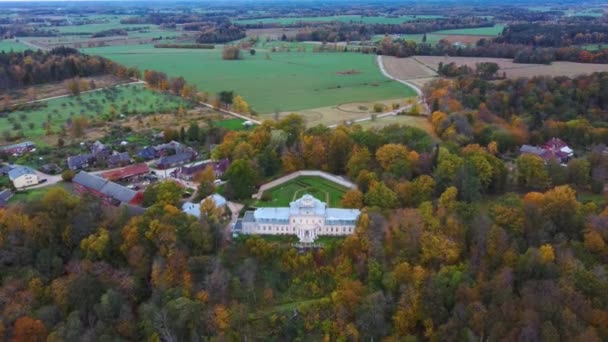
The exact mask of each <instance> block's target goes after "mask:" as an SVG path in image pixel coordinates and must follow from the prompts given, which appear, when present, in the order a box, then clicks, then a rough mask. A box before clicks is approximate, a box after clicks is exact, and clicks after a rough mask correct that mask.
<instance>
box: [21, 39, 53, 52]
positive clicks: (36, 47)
mask: <svg viewBox="0 0 608 342" xmlns="http://www.w3.org/2000/svg"><path fill="white" fill-rule="evenodd" d="M17 40H19V43H21V44H23V45H27V46H29V47H31V48H32V49H34V50H42V51H49V50H51V49H49V48H47V47H42V46H38V45H36V44H32V42H29V41H27V40H25V39H23V38H19V37H15V41H17Z"/></svg>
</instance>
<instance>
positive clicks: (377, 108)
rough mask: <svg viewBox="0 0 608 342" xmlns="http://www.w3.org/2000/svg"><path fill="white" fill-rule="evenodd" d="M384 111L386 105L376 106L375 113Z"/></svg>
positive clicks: (379, 104)
mask: <svg viewBox="0 0 608 342" xmlns="http://www.w3.org/2000/svg"><path fill="white" fill-rule="evenodd" d="M383 111H384V105H383V104H381V103H376V104H374V112H376V113H382V112H383Z"/></svg>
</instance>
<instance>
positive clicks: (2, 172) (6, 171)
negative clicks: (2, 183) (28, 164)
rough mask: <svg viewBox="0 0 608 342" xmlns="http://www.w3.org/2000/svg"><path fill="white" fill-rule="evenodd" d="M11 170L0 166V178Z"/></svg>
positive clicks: (8, 167) (5, 166) (7, 166)
mask: <svg viewBox="0 0 608 342" xmlns="http://www.w3.org/2000/svg"><path fill="white" fill-rule="evenodd" d="M11 169H12V167H10V166H9V165H0V176H6V175H8V172H9V171H10V170H11Z"/></svg>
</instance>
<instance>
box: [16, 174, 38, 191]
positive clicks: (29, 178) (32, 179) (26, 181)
mask: <svg viewBox="0 0 608 342" xmlns="http://www.w3.org/2000/svg"><path fill="white" fill-rule="evenodd" d="M38 183H39V181H38V176H37V175H31V174H26V175H22V176H20V177H17V178H15V179H14V180H13V185H14V186H15V188H17V189H20V188H25V187H28V186H32V185H36V184H38Z"/></svg>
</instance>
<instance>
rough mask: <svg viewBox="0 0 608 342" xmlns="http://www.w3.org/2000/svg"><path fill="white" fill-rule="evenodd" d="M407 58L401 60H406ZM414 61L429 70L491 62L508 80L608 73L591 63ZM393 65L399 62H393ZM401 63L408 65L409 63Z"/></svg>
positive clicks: (607, 68)
mask: <svg viewBox="0 0 608 342" xmlns="http://www.w3.org/2000/svg"><path fill="white" fill-rule="evenodd" d="M407 59H409V58H403V60H407ZM413 59H415V60H416V61H419V62H421V63H423V64H424V65H426V66H428V67H429V68H430V69H433V70H436V69H437V66H438V65H439V63H440V62H442V63H443V64H447V63H451V62H454V63H455V64H457V65H465V64H466V65H468V66H470V67H471V68H475V64H477V63H481V62H493V63H496V64H498V66H499V67H500V70H499V71H498V72H499V73H500V74H502V72H503V71H504V72H505V73H506V76H507V77H508V78H519V77H532V76H568V77H573V76H577V75H581V74H589V73H593V72H601V71H608V64H591V63H574V62H553V63H551V64H550V65H544V64H522V63H514V62H513V60H511V59H508V58H483V57H442V56H416V57H413ZM394 63H395V64H397V65H398V64H399V63H401V62H399V61H394ZM403 63H408V64H410V63H411V61H405V62H403ZM389 70H390V71H389V73H390V74H391V75H393V76H395V77H397V78H399V77H400V76H398V74H393V72H394V71H395V72H399V71H398V69H396V68H390V69H389Z"/></svg>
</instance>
